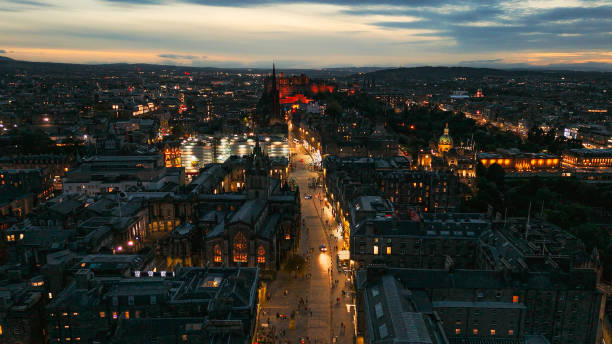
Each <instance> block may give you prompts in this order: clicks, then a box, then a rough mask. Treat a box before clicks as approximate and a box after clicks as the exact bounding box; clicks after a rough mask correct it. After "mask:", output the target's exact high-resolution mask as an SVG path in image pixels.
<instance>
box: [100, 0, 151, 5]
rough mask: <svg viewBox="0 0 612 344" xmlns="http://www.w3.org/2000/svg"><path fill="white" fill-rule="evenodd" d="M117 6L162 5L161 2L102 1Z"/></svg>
mask: <svg viewBox="0 0 612 344" xmlns="http://www.w3.org/2000/svg"><path fill="white" fill-rule="evenodd" d="M104 1H105V2H110V3H114V4H118V5H158V4H162V3H163V0H104Z"/></svg>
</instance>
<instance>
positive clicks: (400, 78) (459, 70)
mask: <svg viewBox="0 0 612 344" xmlns="http://www.w3.org/2000/svg"><path fill="white" fill-rule="evenodd" d="M562 74H563V75H567V74H580V75H584V76H588V75H592V76H594V77H602V76H604V77H610V76H612V73H610V72H592V71H589V72H587V71H572V70H537V69H493V68H475V67H429V66H428V67H411V68H393V69H383V70H377V71H373V72H370V73H366V74H364V75H363V78H365V79H368V80H376V81H377V82H379V81H380V82H388V83H398V82H399V83H402V82H408V81H416V80H421V81H435V80H438V81H439V80H453V79H455V78H462V77H466V78H469V79H482V78H484V77H504V78H509V77H510V78H513V77H528V76H540V77H541V76H555V75H562Z"/></svg>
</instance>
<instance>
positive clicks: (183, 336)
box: [181, 334, 187, 342]
mask: <svg viewBox="0 0 612 344" xmlns="http://www.w3.org/2000/svg"><path fill="white" fill-rule="evenodd" d="M181 338H182V339H183V342H186V341H187V335H186V334H183V335H182V336H181Z"/></svg>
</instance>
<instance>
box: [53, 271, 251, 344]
mask: <svg viewBox="0 0 612 344" xmlns="http://www.w3.org/2000/svg"><path fill="white" fill-rule="evenodd" d="M258 284H259V274H258V269H257V268H182V269H179V270H177V271H175V272H173V273H169V272H166V271H161V272H158V273H154V272H153V271H150V272H149V273H145V272H142V273H141V272H140V271H136V272H134V277H126V278H115V279H108V278H106V279H105V278H98V277H97V276H96V275H95V274H94V273H93V272H91V270H88V269H82V270H78V271H76V272H75V280H74V282H72V283H71V284H70V285H69V286H68V287H67V288H66V289H64V290H63V291H62V292H61V293H60V294H59V295H57V296H56V297H55V298H54V299H53V300H52V301H51V303H50V304H49V305H48V306H47V308H46V312H47V319H48V322H47V332H48V335H49V340H50V342H52V343H54V342H59V343H73V342H85V343H91V342H94V341H99V342H105V343H109V342H111V343H151V342H157V343H176V342H184V341H185V342H194V341H198V340H202V339H203V338H206V339H207V341H208V342H210V343H227V342H232V343H245V344H247V343H250V342H251V338H252V336H253V334H254V330H255V317H256V310H257V304H258V302H259V301H258V298H259V292H258Z"/></svg>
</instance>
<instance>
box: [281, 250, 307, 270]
mask: <svg viewBox="0 0 612 344" xmlns="http://www.w3.org/2000/svg"><path fill="white" fill-rule="evenodd" d="M304 270H306V259H304V257H302V256H300V255H297V254H294V255H292V256H291V257H289V258H288V259H287V262H286V263H285V271H289V272H293V271H295V272H296V273H300V274H301V273H303V272H304Z"/></svg>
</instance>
